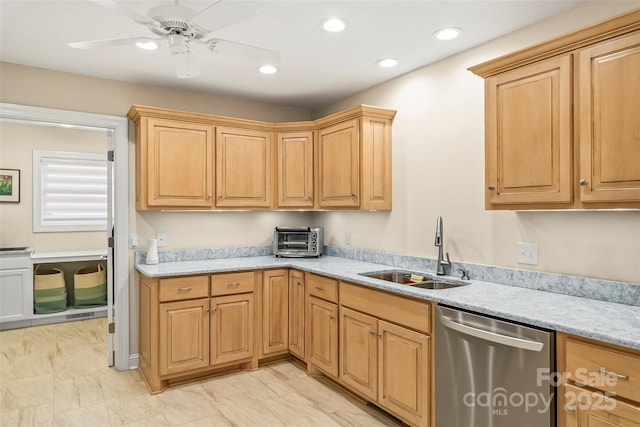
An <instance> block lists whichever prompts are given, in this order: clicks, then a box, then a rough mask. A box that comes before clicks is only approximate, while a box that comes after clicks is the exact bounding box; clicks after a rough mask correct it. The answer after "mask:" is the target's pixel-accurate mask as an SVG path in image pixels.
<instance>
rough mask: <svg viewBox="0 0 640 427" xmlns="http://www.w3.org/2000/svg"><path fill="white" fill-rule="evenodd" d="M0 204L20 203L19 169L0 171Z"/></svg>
mask: <svg viewBox="0 0 640 427" xmlns="http://www.w3.org/2000/svg"><path fill="white" fill-rule="evenodd" d="M0 202H9V203H20V170H19V169H0Z"/></svg>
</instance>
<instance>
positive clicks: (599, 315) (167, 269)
mask: <svg viewBox="0 0 640 427" xmlns="http://www.w3.org/2000/svg"><path fill="white" fill-rule="evenodd" d="M287 267H292V268H297V269H300V270H304V271H308V272H311V273H316V274H320V275H324V276H329V277H333V278H336V279H340V280H345V281H349V282H352V283H358V284H361V285H365V286H368V287H371V288H377V289H382V290H386V291H389V292H394V293H397V294H401V295H408V296H412V297H415V298H420V299H425V300H430V301H435V302H437V303H441V304H446V305H449V306H453V307H457V308H461V309H466V310H470V311H474V312H477V313H482V314H487V315H490V316H495V317H500V318H503V319H508V320H512V321H516V322H520V323H525V324H529V325H534V326H538V327H541V328H546V329H551V330H556V331H560V332H567V333H570V334H575V335H579V336H583V337H587V338H593V339H595V340H600V341H604V342H608V343H612V344H618V345H622V346H625V347H631V348H635V349H640V307H638V306H634V305H626V304H618V303H612V302H606V301H599V300H594V299H588V298H580V297H574V296H569V295H564V294H556V293H552V292H544V291H538V290H532V289H526V288H521V287H516V286H507V285H501V284H497V283H491V282H482V281H477V280H470V284H469V285H466V286H461V287H456V288H450V289H441V290H429V289H419V288H413V287H410V286H406V285H400V284H394V283H391V282H387V281H384V280H378V279H371V278H368V277H365V276H360V275H359V274H358V273H366V272H372V271H385V270H394V267H391V266H389V265H381V264H372V263H367V262H362V261H355V260H351V259H346V258H339V257H331V256H322V257H320V258H318V259H316V258H276V257H274V256H257V257H243V258H225V259H211V260H199V261H178V262H165V263H160V264H155V265H147V264H136V270H138V271H139V272H140V273H142V274H143V275H145V276H147V277H161V276H181V275H190V274H206V273H222V272H228V271H239V270H258V269H268V268H287ZM424 273H427V274H431V275H433V274H434V273H433V272H428V271H425V272H424ZM456 279H458V278H456Z"/></svg>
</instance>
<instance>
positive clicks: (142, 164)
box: [136, 118, 214, 209]
mask: <svg viewBox="0 0 640 427" xmlns="http://www.w3.org/2000/svg"><path fill="white" fill-rule="evenodd" d="M138 132H140V133H141V135H140V138H139V139H140V140H141V141H144V143H138V145H137V150H136V157H137V158H136V161H137V164H138V168H137V172H138V173H137V176H136V207H137V208H138V209H144V208H145V207H181V208H201V207H211V206H212V193H213V140H214V127H213V126H209V125H202V124H196V123H186V122H179V121H175V120H165V119H156V118H149V119H143V123H142V125H141V126H140V127H139V129H138Z"/></svg>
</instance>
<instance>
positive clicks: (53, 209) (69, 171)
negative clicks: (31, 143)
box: [33, 151, 107, 232]
mask: <svg viewBox="0 0 640 427" xmlns="http://www.w3.org/2000/svg"><path fill="white" fill-rule="evenodd" d="M33 170H34V179H33V182H34V188H33V189H34V194H33V228H34V230H33V231H40V232H46V231H99V230H106V229H107V159H106V154H92V153H78V152H65V151H34V152H33Z"/></svg>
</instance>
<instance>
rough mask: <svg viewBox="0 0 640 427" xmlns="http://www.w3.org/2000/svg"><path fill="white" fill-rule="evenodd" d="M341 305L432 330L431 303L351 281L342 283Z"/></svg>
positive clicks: (418, 328) (416, 327)
mask: <svg viewBox="0 0 640 427" xmlns="http://www.w3.org/2000/svg"><path fill="white" fill-rule="evenodd" d="M340 305H343V306H345V307H350V308H353V309H354V310H358V311H362V312H364V313H367V314H370V315H372V316H375V317H378V318H380V319H384V320H388V321H390V322H394V323H397V324H399V325H403V326H406V327H409V328H411V329H415V330H417V331H421V332H426V333H427V334H428V333H430V332H431V304H429V303H428V302H421V301H416V300H413V299H410V298H405V297H402V296H399V295H393V294H390V293H387V292H382V291H377V290H374V289H368V288H365V287H363V286H359V285H353V284H351V283H345V282H341V283H340Z"/></svg>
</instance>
